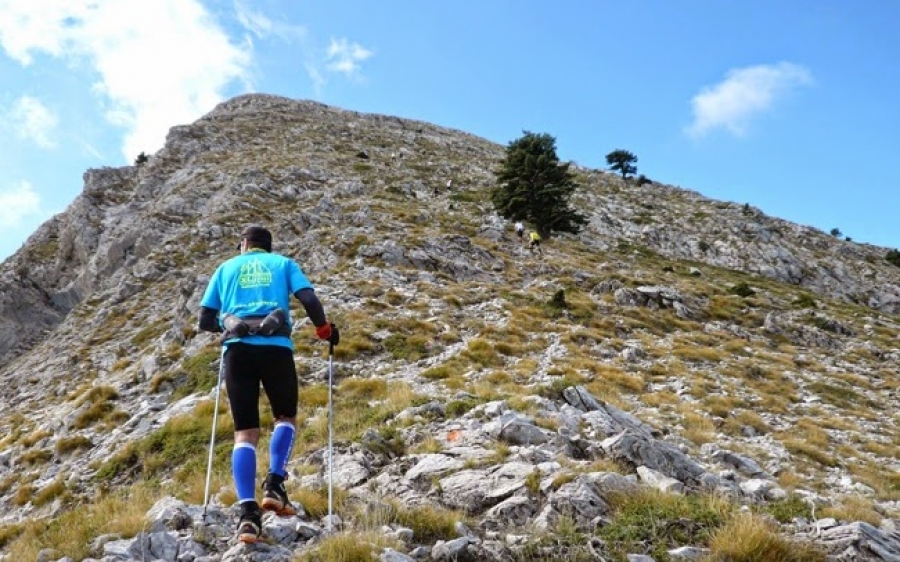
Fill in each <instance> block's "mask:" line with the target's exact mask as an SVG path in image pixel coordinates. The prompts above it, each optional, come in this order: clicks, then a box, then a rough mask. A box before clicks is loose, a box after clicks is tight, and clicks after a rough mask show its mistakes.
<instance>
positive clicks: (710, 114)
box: [685, 62, 813, 138]
mask: <svg viewBox="0 0 900 562" xmlns="http://www.w3.org/2000/svg"><path fill="white" fill-rule="evenodd" d="M812 83H813V77H812V73H811V72H810V71H809V70H808V69H806V68H805V67H803V66H799V65H796V64H792V63H788V62H782V63H778V64H774V65H759V66H750V67H746V68H737V69H732V70H729V71H728V73H727V74H726V75H725V79H724V80H723V81H722V82H719V83H718V84H716V85H714V86H708V87H705V88H703V90H701V91H700V93H699V94H697V95H696V96H694V97H693V99H692V100H691V106H692V108H693V113H694V119H693V122H692V123H691V124H690V125H689V126H688V127H687V128H686V129H685V132H686V133H687V134H688V135H690V136H692V137H695V138H696V137H701V136H703V135H705V134H707V133H709V132H711V131H714V130H716V129H725V130H726V131H728V132H730V133H732V134H733V135H735V136H743V135H744V134H745V133H746V130H747V126H748V125H749V123H750V121H751V120H752V119H753V118H754V117H756V116H758V115H760V114H762V113H764V112H765V111H766V110H768V109H770V108H771V107H772V105H773V104H774V103H775V101H776V100H777V99H778V98H780V97H782V96H784V95H785V94H787V93H789V92H791V91H793V90H795V89H797V88H799V87H802V86H806V85H809V84H812Z"/></svg>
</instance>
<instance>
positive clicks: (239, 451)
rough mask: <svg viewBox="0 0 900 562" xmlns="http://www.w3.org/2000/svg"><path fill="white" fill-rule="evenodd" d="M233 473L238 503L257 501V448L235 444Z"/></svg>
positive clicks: (232, 462) (232, 464)
mask: <svg viewBox="0 0 900 562" xmlns="http://www.w3.org/2000/svg"><path fill="white" fill-rule="evenodd" d="M231 472H232V474H233V476H234V489H235V491H236V492H237V496H238V501H239V502H244V501H256V447H254V446H253V445H252V444H251V443H235V444H234V451H232V453H231Z"/></svg>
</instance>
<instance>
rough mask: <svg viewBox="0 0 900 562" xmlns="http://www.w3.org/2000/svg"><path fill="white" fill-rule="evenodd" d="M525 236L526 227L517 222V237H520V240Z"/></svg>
mask: <svg viewBox="0 0 900 562" xmlns="http://www.w3.org/2000/svg"><path fill="white" fill-rule="evenodd" d="M524 235H525V225H524V224H522V221H518V222H516V236H518V237H519V240H521V239H522V236H524Z"/></svg>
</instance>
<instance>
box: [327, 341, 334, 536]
mask: <svg viewBox="0 0 900 562" xmlns="http://www.w3.org/2000/svg"><path fill="white" fill-rule="evenodd" d="M333 377H334V344H333V343H332V342H330V341H329V342H328V523H327V524H326V527H327V530H328V532H329V533H330V532H331V514H332V505H333V503H332V502H333V500H334V441H333V439H334V404H333V402H332V400H331V392H332V391H331V388H332V381H333Z"/></svg>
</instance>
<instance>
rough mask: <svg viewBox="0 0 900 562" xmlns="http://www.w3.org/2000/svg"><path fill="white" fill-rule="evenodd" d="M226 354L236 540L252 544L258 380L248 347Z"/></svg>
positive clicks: (256, 529)
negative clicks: (238, 511)
mask: <svg viewBox="0 0 900 562" xmlns="http://www.w3.org/2000/svg"><path fill="white" fill-rule="evenodd" d="M230 347H231V349H229V350H228V353H226V354H225V388H226V389H227V390H228V401H229V405H230V406H231V417H232V419H233V420H234V427H235V431H234V450H233V451H232V453H231V474H232V478H233V479H234V488H235V492H236V493H237V496H238V503H239V505H240V508H241V515H240V521H239V522H238V539H239V540H240V541H241V542H246V543H254V542H256V541H257V540H259V537H260V535H261V534H262V511H261V510H260V508H259V504H258V503H256V444H257V443H258V442H259V378H258V377H257V376H256V374H255V369H254V367H253V363H254V362H253V358H252V356H251V355H252V350H251V349H248V348H250V347H251V346H246V345H232V346H230Z"/></svg>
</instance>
